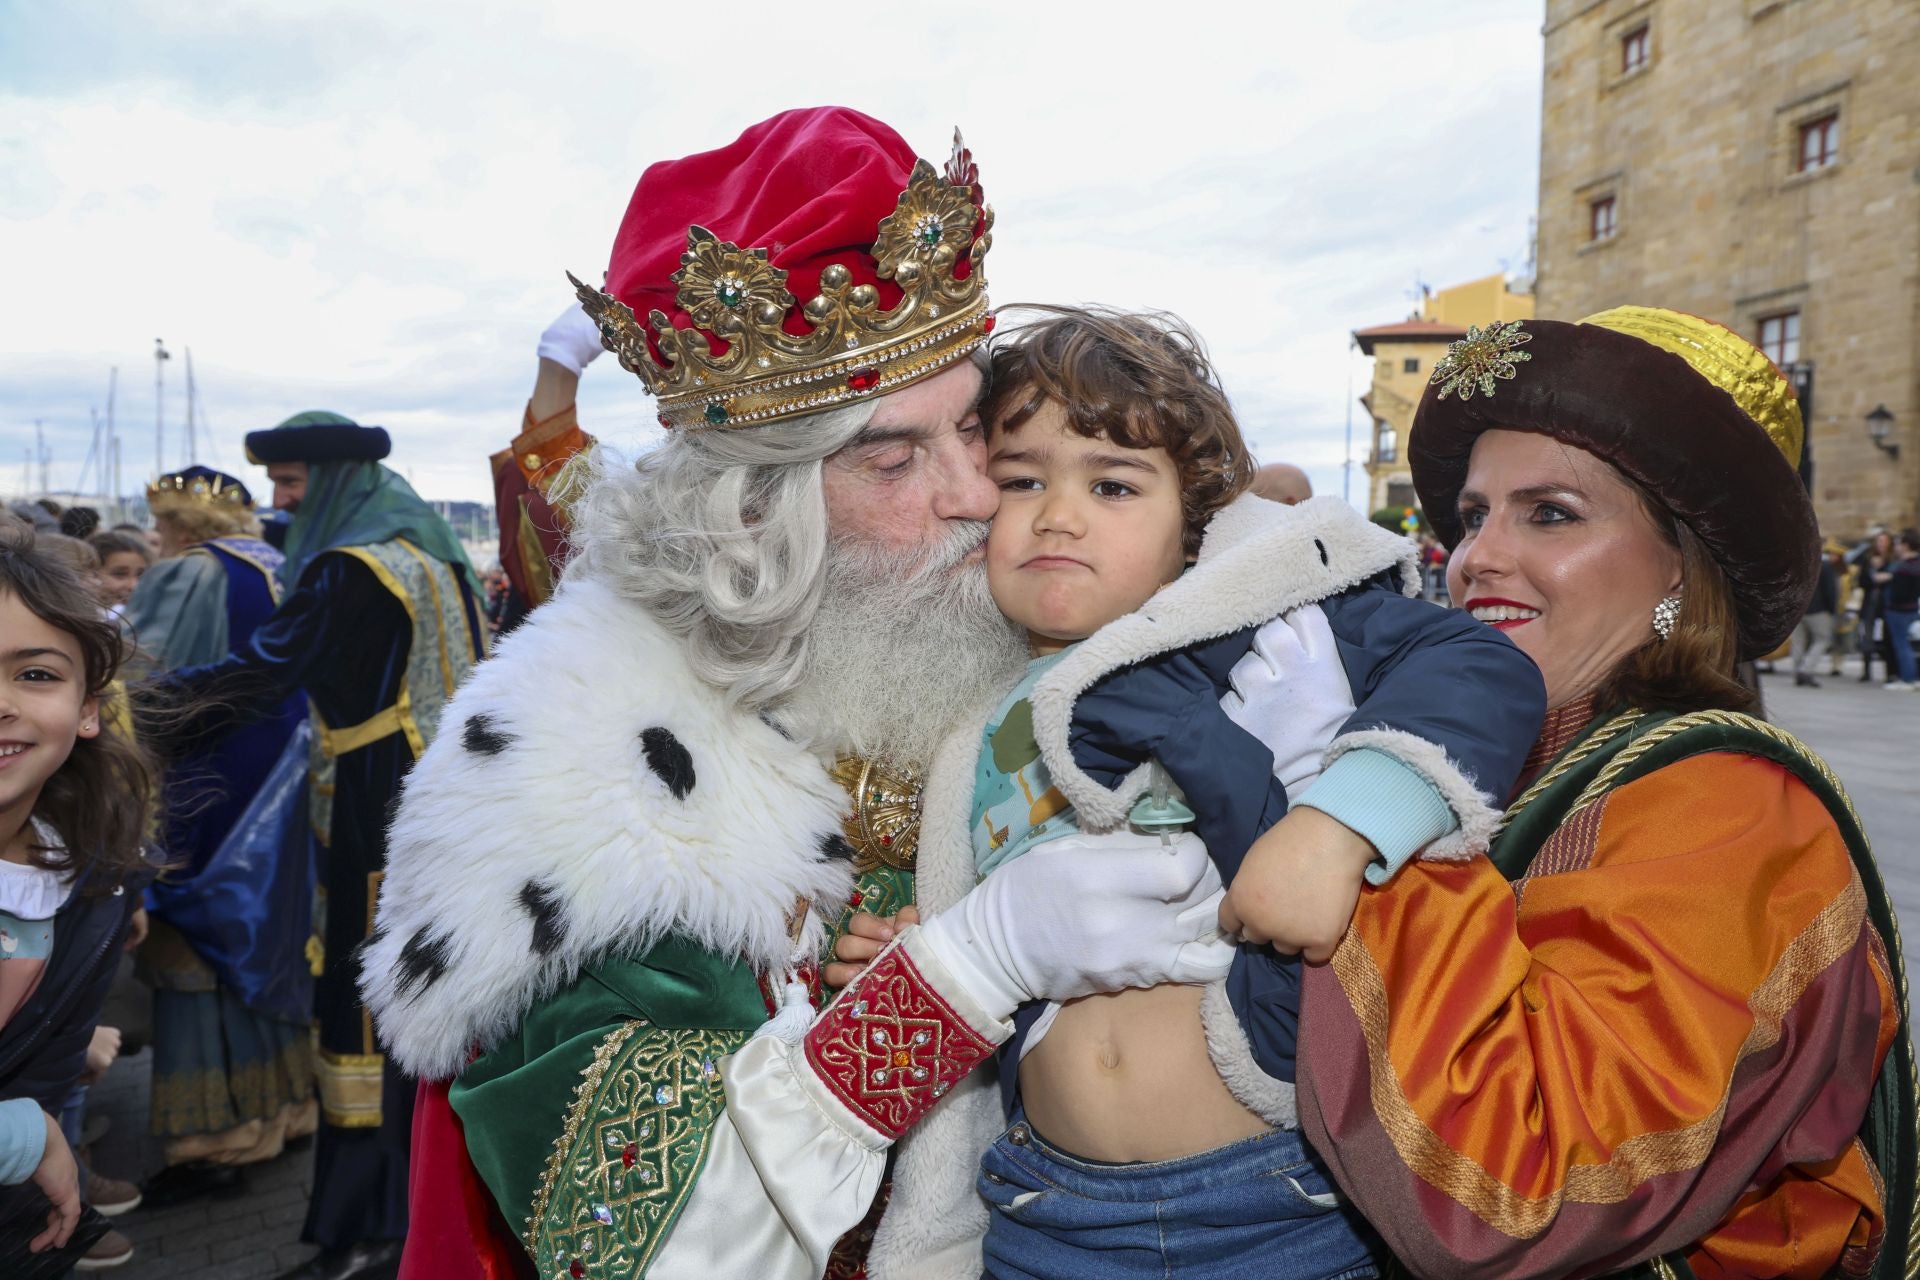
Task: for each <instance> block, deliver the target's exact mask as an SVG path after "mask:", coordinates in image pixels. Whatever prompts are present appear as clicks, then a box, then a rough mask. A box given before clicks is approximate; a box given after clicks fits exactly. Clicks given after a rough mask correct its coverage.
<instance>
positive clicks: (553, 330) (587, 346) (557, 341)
mask: <svg viewBox="0 0 1920 1280" xmlns="http://www.w3.org/2000/svg"><path fill="white" fill-rule="evenodd" d="M539 350H540V358H541V359H542V360H551V361H553V362H554V363H555V364H557V365H564V366H565V367H567V368H568V369H571V370H573V372H575V373H579V372H580V371H581V370H583V369H585V368H586V367H587V366H588V365H590V364H592V363H593V362H594V361H595V360H596V359H598V358H599V356H600V353H601V352H602V351H605V350H606V347H605V346H604V345H602V343H601V341H600V326H599V325H597V324H595V323H594V322H593V318H592V317H591V316H589V315H588V314H587V313H586V311H585V310H584V309H583V308H582V307H581V306H580V304H579V303H577V302H576V303H574V304H573V305H572V306H570V307H568V308H567V309H566V310H565V311H562V312H561V313H560V315H559V318H558V319H556V320H555V321H554V322H553V323H552V324H550V325H548V326H547V327H546V329H545V331H544V332H542V333H541V335H540V348H539Z"/></svg>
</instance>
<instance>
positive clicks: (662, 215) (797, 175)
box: [580, 107, 992, 428]
mask: <svg viewBox="0 0 1920 1280" xmlns="http://www.w3.org/2000/svg"><path fill="white" fill-rule="evenodd" d="M955 142H956V150H955V156H954V159H953V160H952V161H950V162H949V165H948V168H947V171H946V173H945V174H944V175H940V174H936V173H935V171H934V170H933V168H932V166H930V165H928V164H926V162H924V161H918V160H916V159H915V157H914V154H913V150H912V149H911V148H910V147H909V146H908V145H907V144H906V142H905V140H904V139H902V138H901V137H900V135H899V134H897V133H895V132H894V131H893V130H892V129H890V128H888V127H887V126H886V125H884V124H882V123H881V122H880V121H878V120H875V119H873V118H872V117H871V116H866V115H862V114H861V113H860V112H857V111H852V110H849V109H847V108H845V107H817V108H808V109H804V110H797V111H787V112H783V113H781V114H780V115H777V116H774V117H773V118H772V119H770V120H765V121H762V122H761V123H759V124H756V125H754V126H753V127H752V128H750V129H748V130H747V131H746V132H745V133H743V134H742V135H740V137H739V138H738V139H737V140H736V141H734V142H733V143H731V144H729V145H728V146H725V147H722V148H720V149H719V150H717V151H708V152H703V153H701V154H699V155H693V156H688V157H686V158H684V159H679V160H668V161H662V162H660V163H658V164H654V165H652V166H650V167H649V168H648V169H647V171H646V172H645V173H643V174H642V175H641V177H640V182H639V185H638V186H636V187H635V188H634V193H633V199H632V200H631V202H629V204H628V206H627V213H626V217H625V219H624V220H623V221H622V222H621V226H620V232H619V235H618V237H617V238H616V240H615V242H614V247H613V259H612V262H611V264H610V266H609V269H608V273H607V284H606V288H605V290H604V291H601V290H594V289H591V288H587V287H582V289H581V291H580V295H581V300H582V302H583V303H584V304H585V305H586V307H587V309H588V312H589V314H591V315H593V317H594V319H595V320H596V321H598V322H599V323H600V326H601V333H602V337H603V339H604V340H605V341H606V345H607V347H608V348H609V349H610V350H612V351H614V352H615V353H616V354H618V355H619V356H620V357H621V363H622V364H623V365H625V366H626V367H627V368H628V369H630V370H632V371H633V372H635V373H637V374H639V375H640V377H641V378H642V379H643V380H644V381H646V382H647V385H648V387H649V388H650V389H651V390H653V391H654V392H655V394H656V395H657V396H658V397H659V398H660V409H661V421H662V422H663V423H664V424H665V425H667V426H670V427H688V428H699V427H712V426H745V425H756V424H759V423H764V422H768V421H773V420H775V419H778V418H782V417H788V416H792V415H795V414H800V413H809V412H817V411H819V410H820V409H822V408H826V407H830V405H832V404H834V403H840V402H843V401H845V400H847V399H850V398H853V397H854V396H857V395H864V394H869V393H884V392H885V391H888V390H891V389H893V388H895V387H898V386H900V385H903V384H904V383H906V382H909V381H912V380H914V379H916V378H920V377H925V376H926V375H927V374H929V373H932V372H934V371H936V370H937V369H939V368H943V367H945V366H947V365H949V364H951V363H953V362H954V361H955V360H958V359H960V358H961V357H963V356H965V355H966V354H967V352H969V351H971V350H972V349H973V348H974V347H976V346H978V345H979V343H980V341H981V340H983V339H984V338H985V335H986V332H987V331H988V330H990V329H991V327H992V318H991V316H990V314H989V313H988V311H987V300H986V294H985V280H984V278H983V275H982V273H981V272H980V263H981V259H982V258H983V257H984V255H985V253H986V249H987V246H988V245H990V244H991V236H990V234H989V228H990V227H991V225H992V214H991V212H990V211H989V210H987V209H985V208H984V206H982V205H981V203H980V189H979V186H978V185H977V180H976V175H975V173H974V171H973V167H972V164H971V159H970V157H969V156H968V155H967V154H966V152H965V151H964V150H963V149H961V148H960V147H959V145H958V135H956V138H955ZM883 224H885V225H883ZM736 246H737V248H736ZM614 300H617V302H618V304H623V305H614ZM623 313H627V314H624V315H623ZM639 316H646V317H650V318H651V320H652V325H651V328H652V332H648V328H647V326H645V325H643V324H642V323H641V322H640V321H639V320H638V319H637V318H636V317H639ZM736 345H739V346H742V347H743V348H745V349H744V350H741V351H737V352H736V351H735V350H734V349H733V348H734V347H735V346H736Z"/></svg>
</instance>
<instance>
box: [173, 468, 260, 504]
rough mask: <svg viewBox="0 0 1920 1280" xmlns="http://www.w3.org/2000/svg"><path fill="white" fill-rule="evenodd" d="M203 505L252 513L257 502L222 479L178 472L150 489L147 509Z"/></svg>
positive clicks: (244, 491) (235, 485)
mask: <svg viewBox="0 0 1920 1280" xmlns="http://www.w3.org/2000/svg"><path fill="white" fill-rule="evenodd" d="M182 502H187V503H199V504H201V505H203V506H209V507H223V508H227V509H230V510H233V511H251V510H252V509H253V503H252V502H251V501H250V500H249V499H248V497H247V493H246V490H244V489H242V488H241V487H240V486H239V485H238V484H235V483H229V482H228V481H227V480H225V479H223V478H222V477H220V476H186V475H180V474H178V473H175V474H173V475H165V476H161V477H160V478H159V479H158V480H155V481H154V482H153V483H152V484H149V485H148V486H147V506H148V508H150V509H151V508H153V507H155V506H159V505H167V504H173V503H182Z"/></svg>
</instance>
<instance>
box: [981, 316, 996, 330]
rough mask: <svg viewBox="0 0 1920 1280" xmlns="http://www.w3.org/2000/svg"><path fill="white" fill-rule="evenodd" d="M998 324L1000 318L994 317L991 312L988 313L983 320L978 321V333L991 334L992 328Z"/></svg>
mask: <svg viewBox="0 0 1920 1280" xmlns="http://www.w3.org/2000/svg"><path fill="white" fill-rule="evenodd" d="M999 322H1000V317H998V316H996V315H994V314H993V313H992V312H988V313H987V315H986V316H985V317H984V318H982V319H981V321H980V332H982V333H992V332H993V326H994V325H996V324H998V323H999Z"/></svg>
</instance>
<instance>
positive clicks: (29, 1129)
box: [0, 1098, 47, 1187]
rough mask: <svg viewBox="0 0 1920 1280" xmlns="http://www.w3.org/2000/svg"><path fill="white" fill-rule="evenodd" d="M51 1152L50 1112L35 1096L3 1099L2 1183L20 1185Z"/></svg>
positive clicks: (0, 1134) (0, 1138)
mask: <svg viewBox="0 0 1920 1280" xmlns="http://www.w3.org/2000/svg"><path fill="white" fill-rule="evenodd" d="M46 1152H47V1113H46V1112H44V1111H42V1110H41V1109H40V1104H39V1103H37V1102H35V1101H34V1100H33V1099H32V1098H9V1099H7V1100H6V1101H5V1102H0V1187H12V1186H18V1185H19V1184H20V1183H22V1182H25V1181H26V1180H27V1179H28V1178H31V1177H32V1176H33V1171H34V1170H35V1169H37V1168H39V1167H40V1157H41V1156H43V1155H45V1154H46Z"/></svg>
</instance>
